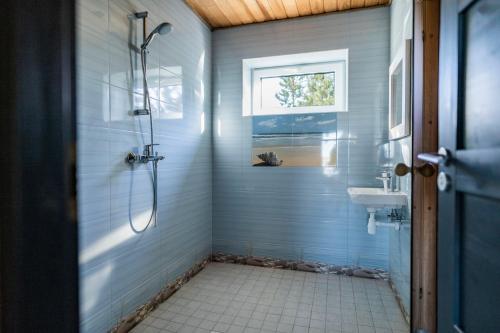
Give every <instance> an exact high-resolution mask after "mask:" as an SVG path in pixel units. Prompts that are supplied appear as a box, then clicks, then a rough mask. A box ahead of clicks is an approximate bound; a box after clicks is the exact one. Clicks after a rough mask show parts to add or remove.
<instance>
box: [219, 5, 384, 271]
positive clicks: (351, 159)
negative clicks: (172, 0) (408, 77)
mask: <svg viewBox="0 0 500 333" xmlns="http://www.w3.org/2000/svg"><path fill="white" fill-rule="evenodd" d="M389 36H390V31H389V8H387V7H385V8H376V9H368V10H362V11H352V12H347V13H336V14H331V15H324V16H316V17H309V18H301V19H294V20H287V21H279V22H270V23H263V24H256V25H250V26H244V27H238V28H231V29H224V30H217V31H215V32H214V33H213V40H212V42H213V45H212V48H213V112H214V115H213V121H214V126H213V130H214V139H213V140H214V161H213V162H214V185H213V186H214V197H213V203H214V209H213V250H214V251H224V252H232V253H240V254H253V255H268V256H273V257H282V258H294V259H306V260H320V261H324V262H328V263H334V264H355V265H363V266H369V267H382V268H385V269H387V268H388V266H389V232H388V230H387V229H384V228H379V229H378V230H377V234H376V235H375V236H371V235H368V233H367V230H366V223H367V213H366V210H365V209H364V208H363V207H361V206H359V205H355V204H352V203H351V201H350V199H349V196H348V194H347V188H348V187H349V186H377V187H380V186H381V185H382V184H381V183H380V181H377V180H376V179H375V177H376V176H377V175H378V174H379V172H380V171H381V167H382V165H386V164H387V162H388V158H389V154H388V151H387V149H388V148H387V145H386V143H387V137H388V133H387V121H388V120H387V104H388V102H387V95H388V92H387V86H388V74H387V73H388V67H389V50H390V45H389V43H390V39H389ZM343 48H348V49H349V87H348V89H349V112H347V113H338V118H337V122H338V124H337V134H338V159H337V160H338V165H337V167H336V168H321V167H317V168H286V169H285V168H255V167H252V166H251V148H252V120H251V118H249V117H242V105H241V104H242V59H245V58H255V57H265V56H273V55H283V54H292V53H301V52H311V51H323V50H333V49H343Z"/></svg>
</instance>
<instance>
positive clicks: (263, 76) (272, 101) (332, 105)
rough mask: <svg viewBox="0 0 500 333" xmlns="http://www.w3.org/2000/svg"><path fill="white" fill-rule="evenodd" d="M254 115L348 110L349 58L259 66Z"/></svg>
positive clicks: (255, 76)
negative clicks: (272, 66)
mask: <svg viewBox="0 0 500 333" xmlns="http://www.w3.org/2000/svg"><path fill="white" fill-rule="evenodd" d="M252 81H253V83H252V93H253V98H252V109H253V110H252V114H253V115H271V114H297V113H321V112H339V111H346V107H345V105H346V103H345V61H336V62H329V63H321V64H306V65H292V66H283V67H274V68H256V69H254V70H253V73H252Z"/></svg>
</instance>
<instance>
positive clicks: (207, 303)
mask: <svg viewBox="0 0 500 333" xmlns="http://www.w3.org/2000/svg"><path fill="white" fill-rule="evenodd" d="M409 331H410V330H409V327H408V325H407V324H406V322H405V320H404V319H403V316H402V314H401V312H400V309H399V307H398V304H397V303H396V299H395V298H394V294H393V293H392V291H391V289H390V288H389V285H388V284H387V282H385V281H381V280H370V279H362V278H355V277H346V276H338V275H325V274H316V273H305V272H299V271H288V270H280V269H270V268H261V267H253V266H243V265H234V264H219V263H211V264H209V265H208V266H207V267H206V268H205V269H204V270H203V271H202V272H200V273H199V274H198V275H197V276H196V277H195V278H193V279H192V280H191V281H190V282H189V283H187V284H186V285H185V286H183V287H182V288H181V289H180V290H179V291H178V292H177V293H175V294H174V295H173V296H172V297H171V298H169V299H168V300H167V301H166V302H164V303H163V304H161V305H160V307H159V308H158V309H156V310H155V311H154V312H153V313H151V315H149V316H148V317H147V318H146V319H145V320H144V321H143V322H142V323H140V324H139V325H138V326H137V327H135V328H134V329H133V330H132V332H141V333H142V332H143V333H150V332H182V333H197V332H200V333H211V332H221V333H257V332H262V333H264V332H284V333H295V332H309V333H327V332H335V333H337V332H338V333H341V332H342V333H352V332H357V333H369V332H373V333H381V332H384V333H386V332H392V333H408V332H409Z"/></svg>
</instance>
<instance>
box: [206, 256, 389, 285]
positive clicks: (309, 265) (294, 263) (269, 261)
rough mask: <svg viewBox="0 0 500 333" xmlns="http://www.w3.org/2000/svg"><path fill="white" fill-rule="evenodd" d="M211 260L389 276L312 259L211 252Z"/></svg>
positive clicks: (369, 275) (315, 271) (380, 276)
mask: <svg viewBox="0 0 500 333" xmlns="http://www.w3.org/2000/svg"><path fill="white" fill-rule="evenodd" d="M212 261H213V262H222V263H232V264H242V265H251V266H259V267H271V268H281V269H289V270H295V271H303V272H313V273H324V274H337V275H346V276H356V277H362V278H369V279H382V280H388V278H389V274H388V273H387V272H386V271H385V270H383V269H379V268H376V269H371V268H363V267H358V266H338V265H329V264H325V263H320V262H312V261H298V260H283V259H276V258H270V257H256V256H240V255H234V254H224V253H222V252H217V253H215V254H212Z"/></svg>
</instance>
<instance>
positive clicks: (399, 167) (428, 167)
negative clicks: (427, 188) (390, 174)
mask: <svg viewBox="0 0 500 333" xmlns="http://www.w3.org/2000/svg"><path fill="white" fill-rule="evenodd" d="M413 169H414V170H413V171H416V172H418V173H419V174H421V175H422V176H424V177H431V176H433V175H434V173H435V172H436V170H435V168H434V166H433V165H432V164H430V163H425V164H422V165H420V166H416V167H414V168H413ZM410 172H412V168H411V167H409V166H407V165H406V164H404V163H398V164H396V166H395V167H394V173H395V174H396V175H397V176H400V177H402V176H404V175H406V174H408V173H410ZM412 173H414V172H412Z"/></svg>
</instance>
